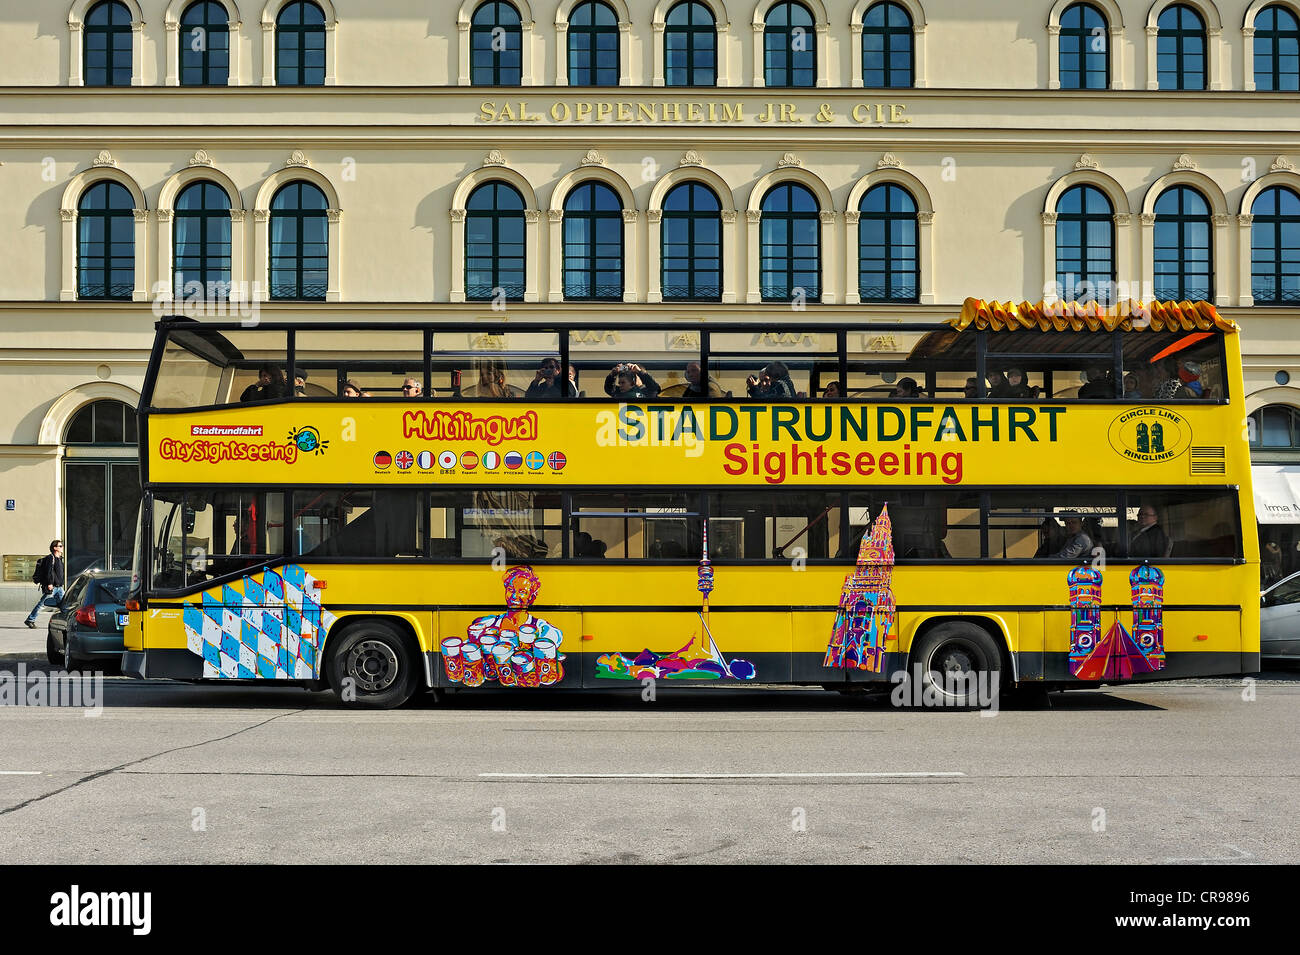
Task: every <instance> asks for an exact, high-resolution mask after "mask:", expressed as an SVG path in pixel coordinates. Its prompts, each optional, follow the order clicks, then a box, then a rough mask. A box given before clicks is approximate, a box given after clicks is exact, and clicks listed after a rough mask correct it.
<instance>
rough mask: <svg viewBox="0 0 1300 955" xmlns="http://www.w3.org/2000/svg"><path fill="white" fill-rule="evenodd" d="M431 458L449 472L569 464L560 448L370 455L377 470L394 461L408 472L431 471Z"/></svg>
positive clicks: (560, 467)
mask: <svg viewBox="0 0 1300 955" xmlns="http://www.w3.org/2000/svg"><path fill="white" fill-rule="evenodd" d="M435 460H436V461H437V466H438V467H439V468H440V469H442V470H444V471H450V470H451V469H452V468H454V467H456V466H457V465H459V466H460V467H461V468H462V469H463V470H466V471H474V470H477V469H478V468H479V467H482V468H483V470H484V471H495V470H497V469H498V468H500V467H503V466H504V467H505V469H506V470H507V471H518V470H519V469H520V468H527V469H528V470H529V471H540V470H541V469H542V468H544V467H549V468H550V469H551V470H552V471H563V470H564V466H565V465H566V464H568V463H569V461H568V458H566V457H565V456H564V452H563V451H552V452H551V453H550V454H542V452H541V451H529V452H528V453H527V454H524V453H523V452H520V451H507V452H506V453H505V454H501V453H499V452H497V451H484V452H483V453H482V454H479V453H478V452H477V451H462V452H460V453H459V454H457V453H456V452H455V451H440V452H438V454H437V457H436V458H435V456H434V453H433V452H432V451H421V452H420V453H419V454H412V453H411V452H410V451H398V452H397V454H389V453H388V452H387V451H376V452H375V457H374V462H375V467H376V468H378V469H379V470H381V471H382V470H384V469H385V468H389V467H392V466H393V465H394V464H396V465H397V468H398V470H399V471H409V470H410V469H411V468H412V467H415V466H417V465H418V466H419V468H420V469H421V470H423V471H431V470H433V467H434V462H435Z"/></svg>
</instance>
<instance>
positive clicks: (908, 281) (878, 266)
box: [858, 183, 921, 302]
mask: <svg viewBox="0 0 1300 955" xmlns="http://www.w3.org/2000/svg"><path fill="white" fill-rule="evenodd" d="M858 211H859V212H861V213H862V215H861V216H860V217H859V218H858V293H859V294H860V295H861V297H862V301H864V302H915V301H918V300H919V295H920V291H919V290H920V287H921V261H920V257H919V255H918V250H919V243H918V241H917V225H916V200H915V199H913V198H912V194H911V193H910V192H908V191H907V190H906V189H904V188H903V187H902V186H896V185H893V184H892V183H883V184H881V185H879V186H873V187H872V188H870V189H868V190H867V193H866V195H864V196H863V197H862V201H861V202H860V203H859V204H858Z"/></svg>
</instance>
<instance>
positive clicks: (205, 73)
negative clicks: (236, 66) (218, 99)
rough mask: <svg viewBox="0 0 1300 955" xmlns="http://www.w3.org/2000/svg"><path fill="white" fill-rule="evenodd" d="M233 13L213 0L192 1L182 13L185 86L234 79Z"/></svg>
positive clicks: (183, 81)
mask: <svg viewBox="0 0 1300 955" xmlns="http://www.w3.org/2000/svg"><path fill="white" fill-rule="evenodd" d="M229 21H230V14H228V13H227V12H226V8H225V7H223V6H222V5H221V4H219V3H214V2H212V0H203V2H200V3H191V4H190V5H189V6H188V7H186V8H185V12H184V13H182V14H181V31H180V32H181V36H180V44H181V71H180V72H181V86H226V85H227V84H229V82H230V22H229Z"/></svg>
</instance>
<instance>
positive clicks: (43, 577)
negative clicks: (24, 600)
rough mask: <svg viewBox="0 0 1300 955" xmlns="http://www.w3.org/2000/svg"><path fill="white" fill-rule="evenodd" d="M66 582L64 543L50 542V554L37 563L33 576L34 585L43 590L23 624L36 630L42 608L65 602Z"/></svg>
mask: <svg viewBox="0 0 1300 955" xmlns="http://www.w3.org/2000/svg"><path fill="white" fill-rule="evenodd" d="M65 582H66V578H65V576H64V569H63V541H50V552H49V554H47V555H46V556H44V557H42V558H41V559H40V560H38V561H37V562H36V571H35V573H33V574H32V583H34V584H36V586H37V587H39V588H40V590H41V595H40V597H39V598H38V599H37V601H36V606H35V607H33V608H32V612H31V613H29V614H28V615H27V619H26V620H24V621H23V622H24V623H25V624H27V626H28V627H30V628H31V629H33V630H35V629H36V615H37V614H38V613H40V612H41V608H42V607H57V606H58V605H59V604H60V603H61V602H62V600H63V587H64V584H65Z"/></svg>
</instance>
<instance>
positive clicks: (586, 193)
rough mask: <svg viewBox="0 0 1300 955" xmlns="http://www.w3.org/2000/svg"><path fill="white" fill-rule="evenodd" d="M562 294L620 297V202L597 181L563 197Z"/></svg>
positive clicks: (621, 281) (581, 297) (621, 225)
mask: <svg viewBox="0 0 1300 955" xmlns="http://www.w3.org/2000/svg"><path fill="white" fill-rule="evenodd" d="M564 297H565V298H566V299H621V298H622V297H623V204H622V203H621V202H620V201H619V198H618V194H617V193H616V192H614V190H613V189H611V188H609V186H606V185H604V184H603V183H599V182H584V183H583V184H582V185H580V186H575V187H574V188H573V191H572V192H570V193H569V194H568V196H566V197H565V199H564Z"/></svg>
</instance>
